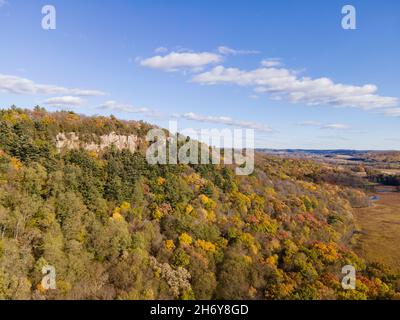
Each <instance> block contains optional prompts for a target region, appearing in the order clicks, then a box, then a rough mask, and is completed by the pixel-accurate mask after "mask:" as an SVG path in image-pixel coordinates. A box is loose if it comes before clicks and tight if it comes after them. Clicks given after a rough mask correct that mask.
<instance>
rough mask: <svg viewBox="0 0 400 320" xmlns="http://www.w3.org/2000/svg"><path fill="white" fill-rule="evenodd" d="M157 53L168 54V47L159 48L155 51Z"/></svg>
mask: <svg viewBox="0 0 400 320" xmlns="http://www.w3.org/2000/svg"><path fill="white" fill-rule="evenodd" d="M154 52H155V53H165V52H168V48H166V47H158V48H156V49H155V50H154Z"/></svg>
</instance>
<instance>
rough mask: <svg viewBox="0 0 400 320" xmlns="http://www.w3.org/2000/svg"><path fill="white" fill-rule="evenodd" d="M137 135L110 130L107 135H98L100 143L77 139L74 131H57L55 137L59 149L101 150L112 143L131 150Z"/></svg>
mask: <svg viewBox="0 0 400 320" xmlns="http://www.w3.org/2000/svg"><path fill="white" fill-rule="evenodd" d="M137 143H138V137H137V136H135V135H129V136H124V135H118V134H116V133H115V132H112V133H110V134H108V135H103V136H100V143H95V142H91V143H86V142H83V141H81V140H80V139H79V136H78V135H77V134H76V133H75V132H70V133H59V134H58V135H57V137H56V147H57V149H58V150H59V151H61V150H62V149H68V150H71V149H80V148H83V149H85V150H88V151H97V152H98V151H101V150H104V149H106V148H108V147H111V146H112V145H114V146H115V147H116V148H117V149H118V150H124V149H128V150H130V151H131V152H135V151H136V150H137Z"/></svg>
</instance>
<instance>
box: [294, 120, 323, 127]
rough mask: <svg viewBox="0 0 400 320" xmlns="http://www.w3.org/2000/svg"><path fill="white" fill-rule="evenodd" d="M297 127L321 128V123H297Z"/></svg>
mask: <svg viewBox="0 0 400 320" xmlns="http://www.w3.org/2000/svg"><path fill="white" fill-rule="evenodd" d="M299 126H302V127H320V126H322V123H321V122H317V121H303V122H300V123H299Z"/></svg>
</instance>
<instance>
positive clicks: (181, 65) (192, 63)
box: [140, 52, 222, 71]
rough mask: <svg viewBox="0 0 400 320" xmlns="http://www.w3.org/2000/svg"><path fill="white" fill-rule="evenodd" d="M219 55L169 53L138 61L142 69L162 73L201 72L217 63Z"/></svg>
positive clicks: (219, 58)
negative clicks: (145, 68) (179, 71)
mask: <svg viewBox="0 0 400 320" xmlns="http://www.w3.org/2000/svg"><path fill="white" fill-rule="evenodd" d="M221 60H222V57H221V56H220V55H217V54H215V53H210V52H197V53H196V52H170V53H169V54H167V55H165V56H155V57H151V58H147V59H144V60H141V61H140V64H141V65H142V66H144V67H148V68H153V69H160V70H163V71H178V70H182V69H183V70H185V69H189V70H193V69H194V70H201V68H203V67H204V66H206V65H209V64H214V63H218V62H220V61H221Z"/></svg>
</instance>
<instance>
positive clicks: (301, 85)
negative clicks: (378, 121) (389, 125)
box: [192, 66, 398, 110]
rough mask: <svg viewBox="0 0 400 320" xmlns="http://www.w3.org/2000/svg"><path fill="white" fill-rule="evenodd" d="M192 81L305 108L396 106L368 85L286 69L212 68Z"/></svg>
mask: <svg viewBox="0 0 400 320" xmlns="http://www.w3.org/2000/svg"><path fill="white" fill-rule="evenodd" d="M192 82H194V83H199V84H203V85H217V84H234V85H239V86H249V87H253V88H254V89H255V91H256V92H257V93H267V94H271V95H273V96H274V97H278V98H286V99H288V100H289V101H291V102H293V103H300V102H301V103H306V104H308V105H321V104H328V105H333V106H338V107H354V108H360V109H363V110H370V109H375V108H390V107H395V106H397V105H398V99H397V98H395V97H384V96H380V95H378V94H377V90H378V88H377V87H376V86H375V85H372V84H366V85H363V86H355V85H347V84H341V83H335V82H333V81H332V80H331V79H329V78H326V77H323V78H317V79H312V78H308V77H302V78H300V77H299V76H298V75H297V73H296V72H294V71H291V70H288V69H286V68H276V67H263V68H258V69H255V70H251V71H244V70H240V69H237V68H225V67H223V66H216V67H214V68H213V69H212V70H210V71H207V72H204V73H200V74H197V75H195V76H194V77H193V78H192Z"/></svg>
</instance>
